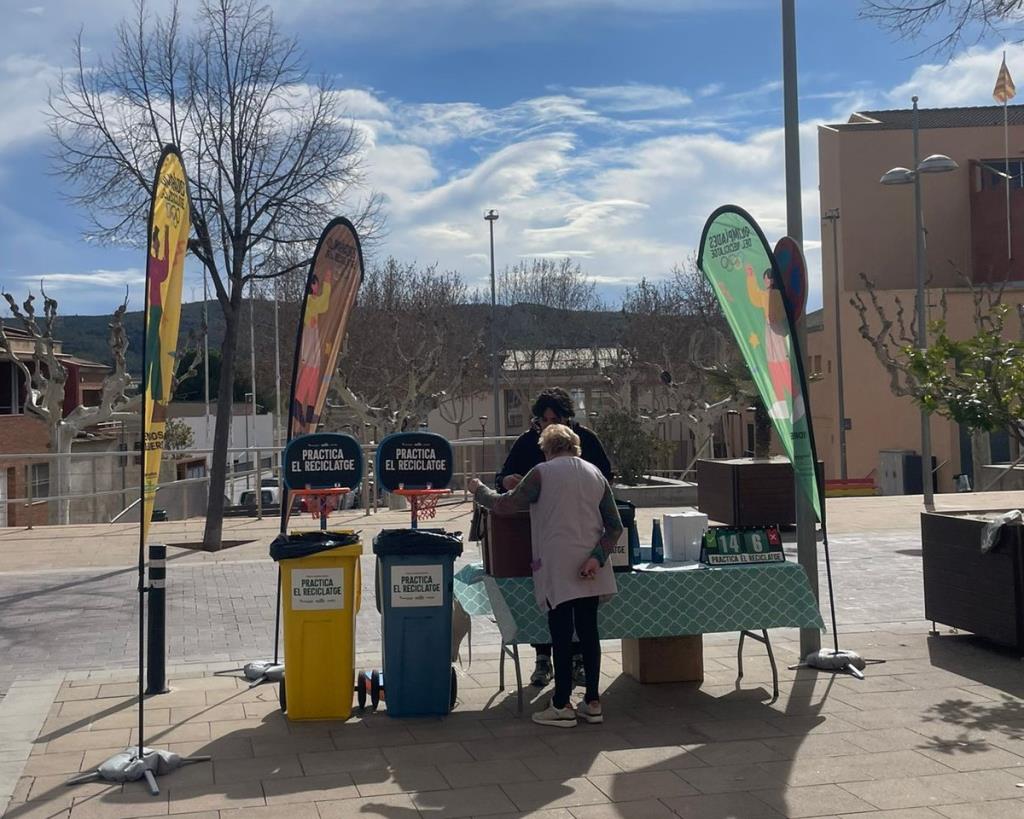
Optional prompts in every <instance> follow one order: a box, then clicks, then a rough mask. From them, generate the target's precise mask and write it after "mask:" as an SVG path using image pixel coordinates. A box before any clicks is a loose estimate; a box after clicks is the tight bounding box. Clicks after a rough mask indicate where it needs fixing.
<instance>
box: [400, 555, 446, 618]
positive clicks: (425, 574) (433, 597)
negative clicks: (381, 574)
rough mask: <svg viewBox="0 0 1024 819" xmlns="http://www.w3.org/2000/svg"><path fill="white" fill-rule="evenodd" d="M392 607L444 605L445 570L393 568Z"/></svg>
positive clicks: (427, 567)
mask: <svg viewBox="0 0 1024 819" xmlns="http://www.w3.org/2000/svg"><path fill="white" fill-rule="evenodd" d="M391 605H392V607H397V608H411V607H413V606H443V605H444V568H443V567H442V566H441V565H434V566H392V567H391Z"/></svg>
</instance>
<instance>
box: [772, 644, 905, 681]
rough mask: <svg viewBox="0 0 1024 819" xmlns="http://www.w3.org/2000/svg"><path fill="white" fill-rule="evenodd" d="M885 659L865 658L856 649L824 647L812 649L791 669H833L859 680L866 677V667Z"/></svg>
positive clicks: (882, 661)
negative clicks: (845, 649) (846, 649)
mask: <svg viewBox="0 0 1024 819" xmlns="http://www.w3.org/2000/svg"><path fill="white" fill-rule="evenodd" d="M884 662H885V660H865V659H864V658H863V657H861V656H860V655H859V654H858V653H857V652H856V651H843V650H841V649H838V648H837V649H828V648H822V649H818V650H817V651H812V652H811V653H810V654H808V655H807V656H806V657H804V659H803V662H801V663H798V664H797V665H791V666H790V667H789V669H790V671H792V670H793V669H796V668H816V669H819V670H820V671H833V672H837V673H839V674H849V675H850V676H851V677H856V678H857V679H858V680H863V679H864V673H863V671H864V668H865V667H866V666H867V665H868V664H869V663H870V664H871V665H875V664H876V663H884Z"/></svg>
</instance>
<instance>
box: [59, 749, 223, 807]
mask: <svg viewBox="0 0 1024 819" xmlns="http://www.w3.org/2000/svg"><path fill="white" fill-rule="evenodd" d="M209 761H210V757H209V756H179V755H178V754H176V753H174V752H173V751H155V750H153V749H152V748H143V749H142V756H141V757H140V756H139V749H138V748H137V747H133V748H125V749H124V750H123V751H121V752H120V753H116V754H114V755H113V756H112V757H110V758H108V759H105V760H104V761H103V762H101V763H100V764H99V765H98V766H96V768H95V769H93V770H91V771H86V772H85V773H81V774H78V775H77V776H73V777H72V778H71V779H69V780H68V781H67V782H66V783H65V784H66V785H79V784H81V783H83V782H136V781H138V780H139V779H145V780H146V784H147V785H149V792H150V793H151V794H152V795H153V796H158V795H159V794H160V788H159V787H158V786H157V784H156V778H157V777H158V776H162V775H164V774H167V773H170V772H171V771H175V770H177V769H178V768H180V767H182V766H183V765H193V764H195V763H196V762H209Z"/></svg>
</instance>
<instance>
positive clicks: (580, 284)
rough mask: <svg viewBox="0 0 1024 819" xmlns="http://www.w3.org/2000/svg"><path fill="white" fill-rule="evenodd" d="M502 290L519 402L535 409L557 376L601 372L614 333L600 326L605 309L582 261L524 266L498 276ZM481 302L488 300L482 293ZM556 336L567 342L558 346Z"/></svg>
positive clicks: (506, 369) (512, 382)
mask: <svg viewBox="0 0 1024 819" xmlns="http://www.w3.org/2000/svg"><path fill="white" fill-rule="evenodd" d="M496 290H497V301H498V304H500V305H503V306H504V307H505V308H506V309H505V310H504V311H502V314H500V315H499V319H498V320H499V322H500V323H499V328H498V329H499V330H500V332H499V333H498V337H499V339H503V340H504V342H503V345H502V346H504V347H505V349H504V350H500V349H499V351H498V354H499V356H501V363H502V366H501V374H502V378H503V381H504V383H505V386H506V387H507V388H508V389H509V390H510V392H511V394H512V400H513V401H516V402H518V403H519V405H520V406H529V404H530V402H531V401H533V398H534V397H535V396H536V394H537V393H538V392H539V391H540V390H541V389H543V388H544V387H550V386H553V385H552V384H551V383H550V382H551V379H552V378H553V377H559V376H561V377H571V376H573V375H579V374H583V373H587V372H591V371H594V370H595V369H600V368H601V359H602V357H603V351H602V349H601V348H602V346H603V345H602V341H604V342H607V341H608V339H609V336H610V335H611V334H610V333H609V332H607V330H604V329H603V328H600V327H598V326H597V325H596V323H595V319H596V320H598V321H599V320H600V319H601V317H600V316H596V315H594V314H596V313H600V312H602V311H604V309H605V305H604V304H603V302H602V301H601V298H600V296H599V295H598V292H597V283H596V282H594V280H593V279H591V278H590V276H589V275H588V274H587V273H586V271H584V270H583V268H582V267H581V266H580V264H579V262H574V261H573V260H572V259H570V258H564V259H547V258H543V259H533V260H531V261H525V260H524V261H521V262H518V263H517V264H515V265H511V266H509V267H506V268H505V269H504V270H502V271H500V272H499V273H498V276H497V282H496ZM475 299H476V300H477V301H484V299H483V298H482V297H481V296H480V295H479V294H477V295H476V297H475ZM556 337H557V338H558V339H560V340H561V343H554V341H553V338H556ZM499 344H502V342H501V341H499ZM494 423H495V424H498V423H499V422H498V420H497V419H495V421H494ZM495 428H496V429H497V428H499V427H497V426H496V427H495Z"/></svg>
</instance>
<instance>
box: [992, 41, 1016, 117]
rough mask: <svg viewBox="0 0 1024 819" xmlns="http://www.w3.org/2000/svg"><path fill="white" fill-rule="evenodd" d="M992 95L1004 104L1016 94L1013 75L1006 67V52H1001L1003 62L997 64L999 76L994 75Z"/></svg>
mask: <svg viewBox="0 0 1024 819" xmlns="http://www.w3.org/2000/svg"><path fill="white" fill-rule="evenodd" d="M992 96H993V97H994V98H995V100H996V102H1001V103H1002V104H1003V105H1006V103H1008V102H1009V101H1010V100H1012V99H1013V98H1014V97H1015V96H1017V87H1016V86H1015V85H1014V84H1013V77H1011V76H1010V69H1008V68H1007V67H1006V54H1005V53H1004V54H1003V64H1002V65H1001V66H999V76H998V77H996V87H995V88H993V89H992Z"/></svg>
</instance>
